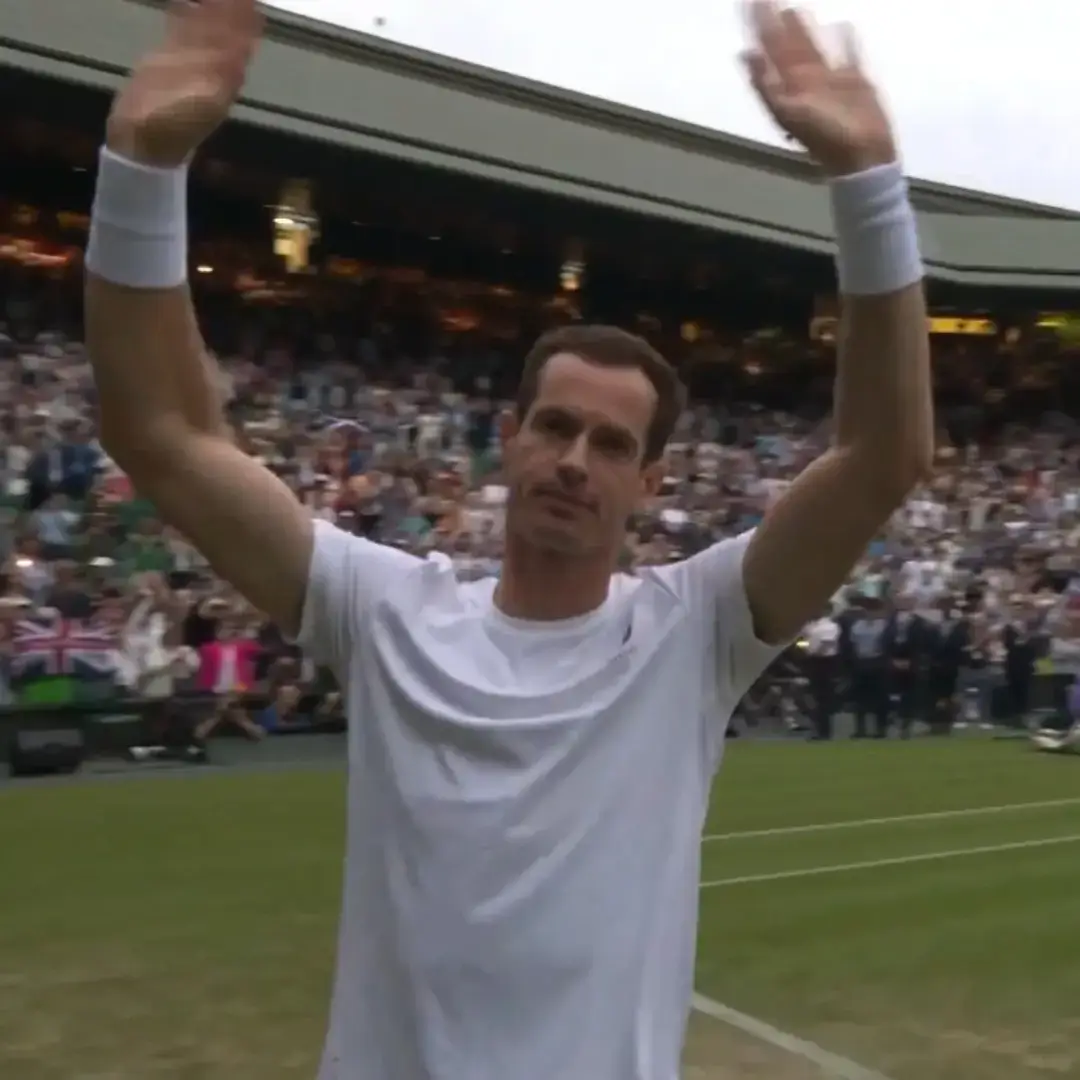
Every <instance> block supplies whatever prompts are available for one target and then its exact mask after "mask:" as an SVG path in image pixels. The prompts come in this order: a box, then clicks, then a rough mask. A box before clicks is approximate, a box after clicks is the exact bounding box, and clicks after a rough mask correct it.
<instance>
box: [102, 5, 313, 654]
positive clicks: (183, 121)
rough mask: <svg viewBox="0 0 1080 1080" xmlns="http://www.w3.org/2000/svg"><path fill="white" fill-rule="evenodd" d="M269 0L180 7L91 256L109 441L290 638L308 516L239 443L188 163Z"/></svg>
mask: <svg viewBox="0 0 1080 1080" xmlns="http://www.w3.org/2000/svg"><path fill="white" fill-rule="evenodd" d="M260 22H261V21H260V17H259V13H258V10H257V7H256V4H255V0H202V3H201V4H199V5H189V4H186V3H178V4H177V5H176V6H175V8H174V10H173V11H172V12H171V14H170V21H169V28H168V33H167V35H166V40H165V42H164V43H163V45H162V46H161V47H160V48H158V49H157V50H155V51H154V52H153V53H151V54H150V55H149V56H147V57H146V58H145V59H144V60H143V61H142V62H141V63H140V65H139V66H138V67H137V68H136V70H135V73H134V74H133V76H132V78H131V80H130V82H129V83H128V85H127V86H126V87H125V88H124V90H122V91H121V93H120V94H119V95H118V97H117V99H116V102H115V103H114V106H113V110H112V114H111V116H110V120H109V130H108V148H107V149H106V150H105V151H104V152H103V155H102V162H101V170H100V174H99V183H98V192H97V198H96V200H95V208H94V222H93V230H92V235H91V243H90V248H89V251H88V254H87V281H86V327H87V345H88V348H89V354H90V359H91V362H92V365H93V370H94V378H95V381H96V383H97V388H98V395H99V400H100V424H101V441H102V444H103V446H104V447H105V449H106V450H107V451H108V452H109V454H111V455H112V457H113V458H114V459H115V461H116V462H117V464H119V465H120V467H121V468H122V469H123V470H124V471H125V472H126V473H127V474H128V475H129V476H130V477H131V479H132V482H133V483H134V484H135V486H136V487H137V488H138V489H139V491H140V492H141V493H143V494H144V495H146V496H147V497H148V498H149V499H151V500H152V501H153V502H154V503H155V505H156V506H157V507H158V509H159V511H160V513H161V515H162V517H163V518H164V519H165V520H166V521H168V522H169V523H171V524H172V525H175V526H176V527H177V528H178V529H179V530H180V531H181V532H183V533H184V534H186V535H187V536H188V537H189V538H190V539H191V541H192V542H193V543H194V544H195V545H196V546H197V547H198V548H199V550H200V551H202V553H203V554H204V555H205V557H206V558H207V559H208V560H209V562H210V564H211V566H212V567H213V568H214V570H215V571H216V572H217V573H218V574H220V575H221V576H222V577H223V578H225V579H226V580H227V581H229V582H231V583H232V584H233V585H234V586H235V587H236V588H237V589H238V590H239V591H240V592H241V593H243V595H244V596H246V597H247V598H248V599H249V600H250V601H251V602H252V603H253V604H255V605H257V606H258V607H259V608H261V609H262V610H263V611H265V612H266V613H267V614H268V615H269V616H270V617H271V618H272V619H274V621H275V622H277V623H278V625H279V626H281V628H282V629H283V630H284V631H285V632H286V633H290V634H295V633H296V632H297V631H298V630H299V628H300V620H301V612H302V608H303V602H304V593H305V589H306V585H307V579H308V572H309V566H310V563H311V558H312V548H313V543H314V540H313V537H314V530H313V524H312V521H311V519H310V516H309V515H308V514H307V513H306V512H305V511H304V509H303V507H302V506H301V505H300V504H299V503H298V502H297V500H296V499H295V498H294V497H293V495H292V493H291V492H290V491H289V489H288V488H287V487H286V486H285V485H284V484H283V483H282V482H281V481H280V480H279V479H278V478H277V477H276V476H274V475H273V474H272V473H270V472H269V471H268V470H266V469H264V468H263V467H262V466H260V465H259V464H258V463H257V462H255V461H254V460H253V459H252V458H250V457H249V456H248V455H247V454H245V453H244V452H243V451H242V450H240V449H239V448H238V447H237V446H236V445H235V444H234V442H233V440H232V437H231V432H230V428H229V425H228V423H227V421H226V419H225V415H224V412H223V404H224V403H223V401H222V400H221V398H220V394H219V391H218V380H217V374H216V371H215V368H214V364H213V362H212V360H211V359H210V357H209V356H208V355H207V352H206V349H205V347H204V345H203V342H202V339H201V336H200V334H199V329H198V326H197V323H196V319H195V312H194V309H193V306H192V302H191V295H190V292H189V289H188V286H187V283H186V270H187V266H186V264H187V236H186V232H187V226H186V212H185V199H186V179H187V178H186V162H187V161H188V159H189V158H190V157H191V155H192V154H193V153H194V152H195V150H196V149H197V147H198V146H199V144H200V143H201V142H202V141H203V140H204V139H205V138H206V136H208V135H209V134H210V133H211V132H212V131H213V130H214V129H215V128H216V127H217V126H218V124H220V123H221V121H222V120H223V119H224V118H225V115H226V114H227V112H228V109H229V107H230V105H231V104H232V101H233V100H234V98H235V96H236V94H237V93H238V91H239V88H240V85H241V84H242V82H243V77H244V73H245V70H246V67H247V63H248V61H249V59H250V57H251V55H252V53H253V51H254V48H255V46H256V43H257V41H258V37H259V32H260V28H261V27H260Z"/></svg>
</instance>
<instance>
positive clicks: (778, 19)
mask: <svg viewBox="0 0 1080 1080" xmlns="http://www.w3.org/2000/svg"><path fill="white" fill-rule="evenodd" d="M747 17H748V23H749V29H750V33H751V35H752V37H753V39H754V43H755V45H756V46H757V48H758V49H759V50H760V51H762V52H764V53H765V55H766V56H767V57H768V58H769V59H770V60H771V61H772V64H773V66H774V67H775V68H776V69H777V70H778V71H779V72H781V74H782V73H783V72H784V70H785V69H787V68H792V67H799V66H804V65H808V64H824V63H825V59H824V57H823V56H822V53H821V50H820V48H819V47H818V43H817V39H816V37H815V34H814V25H813V20H812V18H811V17H810V16H809V15H808V14H807V13H806V12H804V11H801V10H800V9H799V8H795V7H791V6H789V5H787V4H782V3H779V2H777V0H750V4H749V7H748V10H747Z"/></svg>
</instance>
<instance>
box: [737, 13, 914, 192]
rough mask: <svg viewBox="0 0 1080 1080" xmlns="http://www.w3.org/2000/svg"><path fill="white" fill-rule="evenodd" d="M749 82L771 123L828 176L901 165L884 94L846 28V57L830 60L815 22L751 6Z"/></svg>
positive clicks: (844, 50)
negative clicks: (881, 97) (871, 76)
mask: <svg viewBox="0 0 1080 1080" xmlns="http://www.w3.org/2000/svg"><path fill="white" fill-rule="evenodd" d="M747 15H748V23H749V27H750V34H751V47H750V49H748V50H747V52H746V53H745V54H744V60H745V63H746V67H747V71H748V72H749V75H750V82H751V84H752V85H753V87H754V89H755V90H756V91H757V95H758V97H759V98H760V99H761V101H762V104H763V105H764V106H765V108H766V109H768V111H769V113H770V114H771V116H772V118H773V119H774V120H775V121H776V122H777V123H778V124H779V125H780V127H781V128H783V129H784V131H786V132H787V133H788V135H790V136H791V137H792V138H793V139H795V140H796V141H797V142H799V143H801V144H802V145H803V146H804V147H805V148H806V150H807V152H808V153H809V154H810V156H811V157H812V158H814V160H815V161H817V163H818V164H819V165H820V166H821V167H822V168H823V169H824V170H825V171H826V172H827V173H828V174H829V175H830V176H844V175H847V174H849V173H855V172H860V171H862V170H863V169H869V168H871V167H873V166H874V165H883V164H886V163H887V162H891V161H895V160H896V140H895V137H894V134H893V129H892V124H891V123H890V122H889V118H888V116H887V115H886V112H885V108H884V106H883V105H882V103H881V99H880V97H879V96H878V92H877V90H876V89H875V87H874V85H873V83H872V82H871V81H870V80H869V79H868V78H867V76H866V73H865V72H864V71H863V69H862V65H861V63H860V61H859V56H858V51H857V49H856V46H855V39H854V35H853V34H852V33H851V31H850V29H848V28H845V32H844V43H843V44H844V48H843V55H842V56H841V57H840V58H839V59H838V60H836V61H832V60H830V59H829V58H828V57H827V56H826V55H825V54H824V53H823V52H822V49H821V45H820V42H819V41H818V39H817V38H816V37H815V34H814V29H813V24H812V21H811V19H810V17H809V16H808V15H807V14H806V13H805V12H804V11H800V10H799V9H797V8H792V7H789V6H787V5H786V4H782V3H778V2H777V0H750V2H749V4H748V11H747Z"/></svg>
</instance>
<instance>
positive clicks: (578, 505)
mask: <svg viewBox="0 0 1080 1080" xmlns="http://www.w3.org/2000/svg"><path fill="white" fill-rule="evenodd" d="M537 494H538V495H539V496H540V497H541V498H542V499H546V500H547V501H549V502H552V503H554V504H555V505H557V506H561V507H565V508H566V509H567V510H588V509H590V507H589V505H588V503H586V502H583V501H582V500H581V499H575V498H574V497H573V496H572V495H566V494H564V493H563V492H561V491H539V492H537Z"/></svg>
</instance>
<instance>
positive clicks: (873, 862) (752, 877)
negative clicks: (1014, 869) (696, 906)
mask: <svg viewBox="0 0 1080 1080" xmlns="http://www.w3.org/2000/svg"><path fill="white" fill-rule="evenodd" d="M1076 843H1080V833H1071V834H1070V835H1068V836H1050V837H1046V838H1045V839H1042V840H1016V841H1013V842H1012V843H1009V844H988V845H986V846H985V847H970V848H954V849H953V850H952V851H928V852H925V853H923V854H921V855H899V856H897V857H895V858H891V859H870V860H868V861H866V862H854V863H839V864H837V865H835V866H807V867H803V868H802V869H801V870H778V871H776V872H774V873H768V874H746V875H743V876H741V877H732V878H720V879H718V880H716V881H703V882H702V883H701V888H702V889H722V888H724V887H725V886H729V885H752V884H754V883H756V882H764V881H788V880H791V879H794V878H808V877H821V876H823V875H825V874H845V873H848V872H849V871H854V870H877V869H879V868H881V867H886V866H907V865H909V864H911V863H921V862H937V861H943V860H946V859H961V858H964V857H966V856H970V855H994V854H997V853H998V852H1002V851H1026V850H1028V849H1029V848H1044V847H1053V846H1055V845H1057V844H1076Z"/></svg>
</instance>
